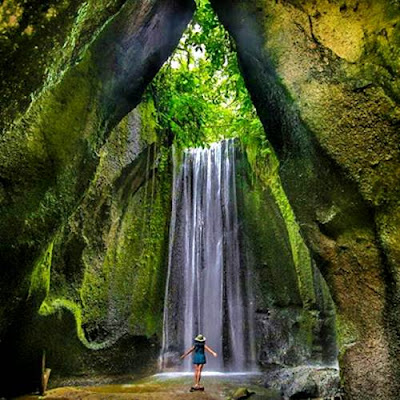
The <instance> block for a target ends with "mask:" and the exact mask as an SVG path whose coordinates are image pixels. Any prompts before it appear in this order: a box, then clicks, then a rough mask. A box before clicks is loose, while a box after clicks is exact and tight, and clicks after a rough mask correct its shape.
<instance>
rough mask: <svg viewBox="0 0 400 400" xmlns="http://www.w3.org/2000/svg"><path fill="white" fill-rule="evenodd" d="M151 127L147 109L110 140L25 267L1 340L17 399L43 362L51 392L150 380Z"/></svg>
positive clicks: (154, 251) (165, 153) (154, 341)
mask: <svg viewBox="0 0 400 400" xmlns="http://www.w3.org/2000/svg"><path fill="white" fill-rule="evenodd" d="M154 118H155V115H154V107H153V106H152V101H151V100H148V102H146V103H142V104H141V105H140V106H139V107H138V108H137V109H135V110H134V111H132V112H131V113H130V114H128V116H127V117H126V118H124V119H123V120H122V121H121V123H120V124H119V125H118V126H117V127H116V129H115V130H114V131H113V132H112V133H111V135H110V137H109V140H108V142H107V143H106V144H105V145H104V146H103V147H102V148H101V150H100V153H99V156H100V163H99V166H98V168H97V170H96V174H95V177H94V178H93V180H92V182H91V183H90V185H89V187H88V189H87V190H86V192H85V193H84V195H83V197H82V199H81V202H80V204H79V205H78V206H77V208H76V209H75V211H74V213H72V214H71V216H70V217H69V218H68V220H67V221H66V223H65V224H63V225H62V226H61V227H60V228H59V229H58V231H57V232H56V233H55V235H54V236H53V238H52V240H51V241H50V243H49V245H48V247H47V248H46V249H45V251H44V252H43V254H42V255H41V256H40V257H39V258H38V259H37V260H36V262H35V265H34V268H33V272H32V274H31V277H30V286H29V291H28V295H27V301H26V302H25V303H24V313H23V315H19V316H18V317H17V318H16V319H15V320H14V321H13V323H12V325H11V329H10V333H9V335H13V336H14V337H12V338H11V337H10V338H7V339H9V340H8V344H9V345H10V341H11V343H12V344H13V345H12V347H10V348H9V349H8V351H7V354H8V355H9V356H10V359H11V358H12V355H13V358H14V359H13V361H12V362H11V365H10V372H11V373H12V374H14V373H15V371H16V370H19V371H23V373H21V372H20V373H19V374H18V380H21V379H23V377H25V378H26V382H25V383H24V385H22V386H21V385H19V388H20V389H19V390H22V391H23V389H25V390H32V389H34V388H35V386H33V387H32V385H35V384H36V387H37V384H38V381H39V380H38V376H39V374H40V366H41V362H40V360H41V356H42V354H43V352H45V354H46V364H47V366H48V367H50V368H51V369H52V381H51V382H50V384H51V385H52V384H60V383H62V382H63V380H65V379H67V378H68V379H69V380H71V379H74V377H75V379H76V378H77V377H80V376H86V378H87V379H89V380H90V379H92V378H93V377H95V376H99V375H104V376H110V375H115V374H129V373H143V372H144V371H147V372H148V373H150V372H152V371H155V370H156V365H157V356H158V353H159V346H160V342H161V334H162V312H163V292H164V287H165V272H166V267H167V265H166V260H167V254H166V252H167V249H168V227H169V218H170V215H169V214H170V202H171V198H170V193H171V190H170V185H171V179H172V177H171V171H170V165H171V163H170V155H169V154H170V151H169V149H168V147H165V146H163V145H161V144H160V141H159V139H158V137H157V133H156V131H155V122H154ZM21 327H23V329H22V330H21ZM13 367H15V369H14V368H13ZM25 374H26V375H25ZM9 378H10V380H13V379H12V376H11V377H9Z"/></svg>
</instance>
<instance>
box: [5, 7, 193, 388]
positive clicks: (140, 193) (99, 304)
mask: <svg viewBox="0 0 400 400" xmlns="http://www.w3.org/2000/svg"><path fill="white" fill-rule="evenodd" d="M39 3H40V4H39ZM53 3H54V4H53ZM193 9H194V4H193V2H191V1H184V0H181V1H179V0H176V1H162V0H160V1H155V0H154V1H126V2H121V1H111V2H109V1H107V2H105V1H104V2H102V1H100V2H98V1H97V0H96V1H89V2H84V3H83V2H78V1H75V2H74V1H65V2H62V4H61V3H59V2H47V3H46V5H43V4H42V3H41V2H38V4H36V3H35V2H33V3H29V6H28V5H26V4H25V2H19V1H6V2H3V3H2V5H1V6H0V13H1V16H2V21H1V25H0V30H1V39H0V42H1V43H0V44H1V51H2V54H6V55H7V56H6V57H5V58H3V59H2V68H1V73H2V76H1V79H2V83H5V84H4V85H1V97H2V104H6V107H4V108H3V107H2V113H1V128H2V137H1V143H0V176H1V178H0V201H1V207H0V264H1V266H2V268H1V272H0V299H1V301H0V353H1V354H2V358H3V360H4V362H5V364H6V365H8V366H9V367H8V368H7V373H6V375H5V380H4V382H6V384H4V385H2V387H1V391H2V392H4V393H5V394H10V393H13V392H14V393H15V392H16V391H29V390H30V389H32V388H35V387H37V381H38V379H39V377H38V373H39V372H40V371H39V372H38V370H39V369H40V365H41V357H42V350H43V347H44V344H45V343H46V342H48V343H49V344H48V346H45V347H48V352H47V359H48V362H53V363H55V365H58V366H60V367H61V364H64V367H65V369H66V370H68V371H67V372H68V373H71V372H72V371H73V370H75V372H76V373H80V372H81V368H82V366H85V365H87V366H88V370H89V371H90V365H92V364H93V365H92V367H93V370H98V369H99V368H98V367H99V366H100V365H103V367H102V368H105V369H107V370H108V371H109V372H110V371H113V368H114V367H115V368H114V371H117V368H120V369H121V368H123V367H124V365H129V366H130V367H132V365H131V364H130V363H132V360H128V359H126V363H127V364H124V363H122V364H121V365H120V366H119V367H118V366H117V365H116V363H114V366H113V365H109V366H105V365H104V364H105V363H104V362H103V363H102V362H100V361H99V362H97V364H96V363H94V362H93V363H92V362H91V361H90V357H89V358H88V356H87V354H88V353H87V352H86V350H85V349H87V348H91V349H99V350H100V348H103V347H104V342H105V341H106V342H107V340H108V342H107V343H106V344H108V345H111V344H113V343H115V342H116V341H117V340H122V341H124V343H125V346H128V347H129V346H132V348H134V347H135V346H134V343H133V342H132V340H130V338H132V337H133V336H135V337H137V338H139V339H138V341H137V343H142V344H143V343H147V345H148V346H151V343H150V338H151V336H152V335H153V334H157V333H158V332H159V313H160V312H161V311H160V310H159V307H158V306H159V303H157V302H156V303H155V304H154V307H155V309H152V308H151V307H152V305H151V304H152V303H151V302H149V303H148V304H147V303H146V300H145V299H146V298H147V297H146V295H148V296H149V297H150V298H152V299H153V297H154V293H155V292H156V291H157V290H158V289H159V285H162V278H160V275H157V273H156V272H157V271H155V270H153V269H157V268H159V267H160V265H159V264H157V263H159V262H160V260H161V254H162V252H163V248H162V246H161V245H160V244H159V243H160V242H161V238H163V235H164V228H165V225H164V222H165V218H167V214H166V213H167V210H168V208H167V207H166V204H167V203H168V196H167V195H165V192H168V189H167V187H164V186H163V182H164V180H163V179H159V178H155V175H154V174H153V172H152V170H153V169H154V168H156V169H157V170H158V169H159V168H160V167H161V165H164V164H165V163H166V161H165V160H166V157H168V155H167V153H166V152H165V151H161V150H160V146H161V144H162V143H161V142H159V141H158V140H155V139H153V140H145V138H146V134H145V133H144V132H146V129H148V128H149V127H148V126H147V124H148V123H150V124H154V120H153V121H151V119H150V122H149V120H146V119H145V120H143V121H142V122H143V125H142V128H141V129H139V130H136V131H135V130H133V133H132V135H131V136H129V135H128V134H127V132H128V131H131V130H130V129H128V128H127V125H129V124H131V125H132V124H134V123H133V122H132V120H125V122H123V123H122V127H121V126H119V127H118V128H117V130H116V131H115V132H114V133H113V134H112V135H111V136H112V137H113V139H111V141H110V142H109V143H108V144H107V145H106V147H103V146H104V144H105V143H106V141H107V139H108V138H109V137H111V136H110V133H111V131H112V129H113V128H114V127H115V126H116V125H117V123H118V122H119V121H120V120H121V119H122V118H123V117H124V116H125V115H126V114H128V112H129V111H130V110H132V109H133V108H134V107H135V106H136V105H137V104H138V103H139V102H140V100H141V96H142V94H143V91H144V89H145V87H146V86H147V84H148V83H149V82H150V81H151V79H152V78H153V77H154V75H155V74H156V72H157V70H158V69H159V68H160V67H161V65H162V64H163V62H164V61H165V60H166V59H167V57H168V56H169V55H170V53H171V52H172V50H173V49H174V47H175V46H176V45H177V43H178V40H179V38H180V36H181V34H182V32H183V30H184V28H185V26H186V24H187V23H188V22H189V20H190V18H191V15H192V13H193ZM35 62H37V65H35ZM14 71H15V76H13V75H12V74H13V73H14ZM33 71H34V72H33ZM23 82H25V83H26V84H25V85H23V84H22V83H23ZM3 101H4V103H3ZM142 111H143V112H144V113H145V114H146V112H145V111H144V110H142ZM139 114H140V115H141V116H140V117H137V118H138V120H139V121H140V120H141V119H142V117H143V113H142V112H139ZM130 118H135V117H130ZM138 123H139V122H138ZM124 124H125V127H124V126H123V125H124ZM146 127H147V128H146ZM132 129H133V127H132ZM139 131H140V135H141V136H140V137H138V136H135V135H137V134H138V132H139ZM149 131H151V129H149ZM135 132H136V133H135ZM148 134H149V135H150V133H148ZM143 135H144V136H143ZM140 141H144V142H143V143H147V144H146V145H143V143H142V145H141V146H139V144H138V143H140ZM149 143H154V144H153V145H151V146H149ZM107 154H109V155H107ZM164 166H165V165H164ZM164 170H165V173H167V172H166V171H167V169H166V168H164ZM117 176H119V178H117ZM160 176H161V175H160ZM167 181H168V179H167V178H166V177H165V182H167ZM111 183H112V184H114V189H115V193H114V192H113V189H112V185H111ZM161 193H162V196H161ZM164 201H165V202H166V203H164ZM160 208H162V210H160ZM151 210H153V211H154V213H153V212H152V211H151ZM157 210H158V211H159V213H158V212H157ZM88 215H90V218H85V217H87V216H88ZM153 215H154V219H153ZM117 221H118V222H117ZM144 221H146V224H147V225H145V222H144ZM103 223H104V225H102V224H103ZM148 229H152V231H151V232H149V231H148ZM151 241H153V242H152V243H150V242H151ZM135 243H136V244H135ZM126 248H128V249H126ZM149 248H152V249H153V251H152V252H150V251H146V249H147V250H148V249H149ZM125 268H129V269H130V270H129V271H130V272H129V273H127V272H126V270H125ZM111 270H113V271H114V272H113V274H112V275H113V278H112V279H111V278H110V271H111ZM127 274H130V275H127ZM160 279H161V280H160ZM101 283H106V286H104V287H102V288H99V285H100V284H101ZM132 286H135V287H137V288H138V291H137V295H135V294H132V290H131V288H132ZM126 296H128V297H129V299H130V301H128V302H127V303H126V304H125V303H124V304H122V301H121V300H122V299H123V298H125V299H126ZM142 296H143V298H142ZM151 296H153V297H151ZM45 298H46V299H47V300H46V301H45V302H44V303H43V304H42V300H44V299H45ZM110 299H113V301H114V303H113V304H110V301H111V300H110ZM41 305H42V307H41ZM105 305H106V308H104V306H105ZM129 307H130V309H128V308H129ZM39 308H40V312H39V314H41V315H39V316H37V311H38V310H39ZM96 313H97V314H96ZM46 316H47V318H46ZM57 318H61V320H62V321H63V322H60V323H59V324H57V325H56V324H54V323H52V322H51V321H53V322H55V321H56V320H57ZM95 321H101V325H102V326H104V330H103V328H99V327H98V326H96V322H95ZM104 321H105V322H104ZM121 321H124V324H122V322H121ZM116 326H118V328H116ZM111 333H112V335H111ZM126 335H127V336H126ZM106 339H107V340H106ZM62 340H64V341H65V343H66V345H65V347H64V349H63V350H62V351H61V353H62V354H61V353H60V352H56V351H55V349H56V348H57V346H56V343H60V341H62ZM148 346H147V347H146V346H142V347H143V348H144V349H146V348H147V349H149V347H148ZM122 348H123V345H121V346H120V349H122ZM39 349H40V352H39V354H38V350H39ZM150 350H151V349H150ZM150 350H149V351H150ZM104 351H106V350H104ZM108 351H109V356H110V354H112V353H113V352H114V355H116V354H117V353H118V352H116V347H114V348H113V349H112V350H108ZM154 351H155V350H154ZM123 353H124V351H123V350H121V351H120V353H119V354H120V355H121V354H123ZM125 353H126V352H125ZM126 354H127V353H126ZM149 354H151V353H149ZM64 356H65V359H67V360H68V362H65V363H63V362H62V361H61V360H63V358H62V357H64ZM96 356H97V357H99V359H102V357H101V351H100V352H97V353H96V355H95V356H93V357H96ZM125 358H126V357H125ZM134 358H135V357H133V359H134ZM150 358H151V357H150ZM78 359H79V362H77V360H78ZM92 359H93V358H92ZM111 359H112V357H111ZM50 360H52V361H50ZM137 360H140V357H139V356H138V357H137ZM85 361H87V362H86V364H85ZM103 361H104V359H103ZM137 364H141V361H138V362H137V363H136V365H137ZM142 364H143V363H142ZM96 365H97V366H96ZM56 369H57V368H56ZM64 372H65V370H64ZM100 372H101V371H100ZM15 381H18V385H16V383H15ZM21 382H22V383H21Z"/></svg>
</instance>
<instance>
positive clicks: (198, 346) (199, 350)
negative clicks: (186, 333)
mask: <svg viewBox="0 0 400 400" xmlns="http://www.w3.org/2000/svg"><path fill="white" fill-rule="evenodd" d="M204 350H207V351H208V352H209V353H210V354H212V355H213V356H214V357H217V353H216V352H215V351H214V350H213V349H211V348H210V347H208V346H206V338H205V337H204V336H203V335H197V336H196V337H195V338H194V346H192V347H191V348H190V349H189V350H188V351H186V352H185V353H184V354H182V355H181V360H182V359H184V358H185V357H186V356H188V355H189V354H190V353H192V352H193V351H194V354H193V364H194V366H195V367H194V383H195V385H194V386H193V387H192V388H191V389H190V391H191V392H192V391H194V390H204V387H202V386H200V379H201V371H202V369H203V367H204V364H205V363H206V362H207V361H206V355H205V353H204Z"/></svg>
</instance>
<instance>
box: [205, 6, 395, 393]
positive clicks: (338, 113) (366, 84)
mask: <svg viewBox="0 0 400 400" xmlns="http://www.w3.org/2000/svg"><path fill="white" fill-rule="evenodd" d="M212 3H213V6H214V8H215V10H216V11H217V13H218V15H219V16H220V18H221V20H222V22H223V23H224V25H225V26H226V28H227V29H228V30H229V32H230V33H231V34H232V36H233V37H234V39H235V41H236V44H237V50H238V54H239V60H240V64H241V68H242V72H243V75H244V77H245V80H246V84H247V86H248V89H249V91H250V92H251V95H252V99H253V102H254V104H255V106H256V108H257V111H258V114H259V116H260V118H261V119H262V122H263V124H264V126H265V129H266V134H267V137H268V139H269V141H270V142H271V144H272V145H273V147H274V150H275V152H276V154H277V156H278V158H279V161H280V176H281V179H282V184H283V186H284V189H285V191H286V193H287V195H288V198H289V201H290V203H291V205H292V207H293V209H294V212H295V215H296V218H297V219H298V221H299V223H300V226H301V229H302V234H303V236H304V238H305V240H306V243H307V245H308V247H309V248H310V249H311V250H312V255H313V257H314V259H315V260H316V261H317V264H318V268H319V269H320V271H321V272H322V274H323V276H324V277H325V279H326V281H327V283H328V285H329V289H330V291H331V293H332V296H333V299H334V301H335V304H336V307H337V311H338V323H337V325H338V332H339V343H340V367H341V373H342V382H343V384H344V386H345V390H346V395H347V398H351V399H362V400H367V399H384V398H385V399H386V398H395V397H396V396H397V393H398V384H399V382H400V380H399V373H398V372H399V361H398V357H397V354H398V352H397V350H398V345H399V341H398V327H399V318H398V311H397V309H398V265H399V251H398V246H399V245H398V243H399V240H398V239H399V237H398V232H399V229H398V226H399V222H398V221H399V200H398V199H399V196H398V190H399V187H400V186H399V176H400V175H399V168H400V163H399V147H398V143H399V133H398V125H399V107H398V99H399V97H398V94H399V91H398V90H399V89H398V88H399V80H398V76H399V75H398V68H399V66H398V62H399V61H398V60H399V57H398V52H399V40H400V33H399V29H400V25H399V24H398V21H399V18H400V13H399V10H398V7H397V5H396V4H394V3H393V2H390V1H379V2H373V1H366V2H359V1H325V0H320V1H319V0H318V1H307V0H303V1H302V0H300V1H269V0H262V1H249V2H241V1H236V0H233V1H228V0H225V1H213V2H212Z"/></svg>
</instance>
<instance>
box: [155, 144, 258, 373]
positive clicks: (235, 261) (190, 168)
mask: <svg viewBox="0 0 400 400" xmlns="http://www.w3.org/2000/svg"><path fill="white" fill-rule="evenodd" d="M235 156H236V143H235V140H234V139H228V140H224V141H221V142H218V143H214V144H211V145H210V146H209V147H207V148H192V149H186V150H185V151H184V152H183V154H182V155H181V158H180V159H178V157H177V156H176V154H175V156H174V177H173V204H172V216H171V226H170V243H169V262H168V264H169V265H168V277H167V283H166V294H165V306H164V326H163V346H162V353H161V357H160V360H161V369H162V370H168V368H169V367H171V365H175V369H176V364H178V363H177V355H178V354H181V353H182V352H183V351H184V349H188V348H190V347H191V346H192V345H193V338H194V336H196V335H197V334H198V333H202V334H204V335H205V336H206V338H207V344H208V345H209V346H210V347H212V348H213V349H214V350H215V351H216V352H217V353H218V357H217V358H214V357H212V356H211V355H208V356H207V369H209V370H214V371H245V370H248V369H249V368H251V364H252V360H254V346H253V340H252V339H253V337H254V333H253V322H252V318H251V317H250V315H252V312H251V305H250V304H251V301H249V299H250V294H249V288H248V276H247V274H248V273H247V271H246V269H245V268H244V267H243V265H242V264H243V263H241V257H240V249H239V224H238V210H237V199H236V176H235V162H236V161H235V158H236V157H235ZM173 360H175V361H174V362H173ZM190 368H191V360H190V357H188V358H187V359H186V360H185V362H184V363H183V364H181V365H180V366H179V367H178V369H180V370H181V371H182V370H183V371H188V370H190Z"/></svg>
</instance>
